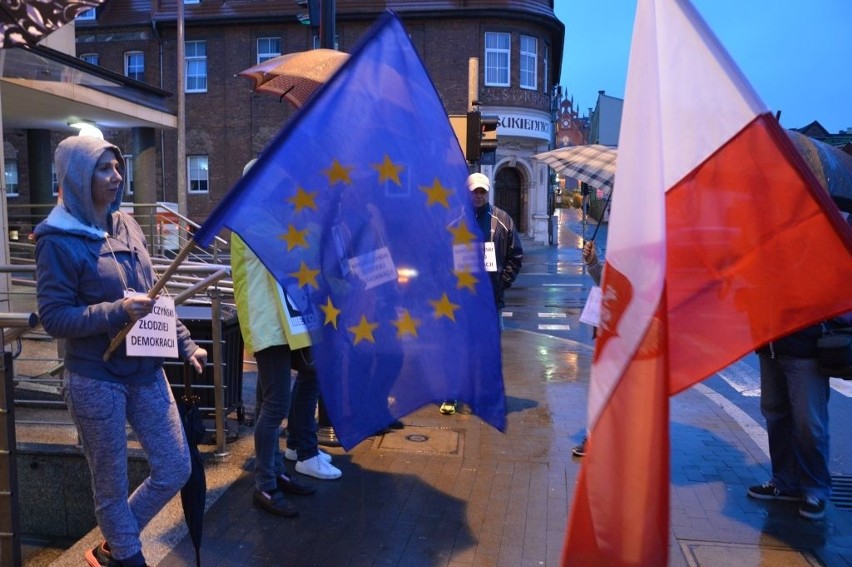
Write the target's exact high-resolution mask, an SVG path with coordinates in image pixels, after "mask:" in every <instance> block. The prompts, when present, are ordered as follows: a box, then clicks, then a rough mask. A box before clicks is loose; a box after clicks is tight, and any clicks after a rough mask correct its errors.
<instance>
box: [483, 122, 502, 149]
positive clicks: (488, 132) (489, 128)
mask: <svg viewBox="0 0 852 567" xmlns="http://www.w3.org/2000/svg"><path fill="white" fill-rule="evenodd" d="M499 123H500V118H499V117H497V116H483V117H481V118H480V120H479V126H480V130H481V131H482V136H481V140H482V141H481V142H480V143H479V152H480V153H483V154H486V153H488V152H496V151H497V125H498V124H499Z"/></svg>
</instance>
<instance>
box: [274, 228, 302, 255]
mask: <svg viewBox="0 0 852 567" xmlns="http://www.w3.org/2000/svg"><path fill="white" fill-rule="evenodd" d="M307 236H308V229H307V228H306V229H305V230H298V229H296V227H295V226H293V225H292V224H290V225H288V226H287V232H286V234H282V235H281V236H279V237H278V238H280V239H281V240H284V241H286V242H287V252H289V251H290V250H292V249H293V248H295V247H296V246H301V247H302V248H307V247H308V241H307V240H306V238H307Z"/></svg>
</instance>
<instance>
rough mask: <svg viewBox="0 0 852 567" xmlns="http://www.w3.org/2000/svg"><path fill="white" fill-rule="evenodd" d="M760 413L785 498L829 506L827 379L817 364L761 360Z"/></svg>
mask: <svg viewBox="0 0 852 567" xmlns="http://www.w3.org/2000/svg"><path fill="white" fill-rule="evenodd" d="M759 358H760V411H761V413H762V414H763V417H764V418H766V431H767V433H768V434H769V456H770V458H771V460H772V480H773V482H774V483H775V485H776V486H777V487H778V488H779V489H780V490H782V491H784V492H792V493H797V492H801V493H802V495H803V496H813V497H816V498H821V499H823V500H827V499H828V498H829V497H830V496H831V475H830V474H829V472H828V455H829V432H828V397H829V393H830V391H831V389H830V387H829V382H828V378H826V377H825V376H823V375H821V374H820V373H819V370H818V368H817V360H816V359H815V358H794V357H790V356H777V355H776V357H775V358H772V357H771V356H769V355H767V354H760V355H759Z"/></svg>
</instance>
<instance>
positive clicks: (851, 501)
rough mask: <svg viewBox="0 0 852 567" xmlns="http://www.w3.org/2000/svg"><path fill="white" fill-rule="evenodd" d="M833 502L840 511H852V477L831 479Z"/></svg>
mask: <svg viewBox="0 0 852 567" xmlns="http://www.w3.org/2000/svg"><path fill="white" fill-rule="evenodd" d="M831 501H832V503H834V505H835V506H836V507H837V508H838V509H840V510H852V476H848V475H838V476H833V477H831Z"/></svg>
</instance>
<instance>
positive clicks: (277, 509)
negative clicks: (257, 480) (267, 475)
mask: <svg viewBox="0 0 852 567" xmlns="http://www.w3.org/2000/svg"><path fill="white" fill-rule="evenodd" d="M252 502H253V503H254V505H255V506H257V507H259V508H263V509H264V510H266V511H267V512H269V513H270V514H275V515H276V516H284V517H285V518H292V517H293V516H296V515H297V514H298V513H299V510H298V508H296V507H295V506H293V504H291V503H290V502H288V501H287V499H286V498H284V494H282V493H281V491H280V490H278V489H277V488H276V489H275V490H270V491H268V492H267V491H264V490H255V491H254V495H253V496H252Z"/></svg>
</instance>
